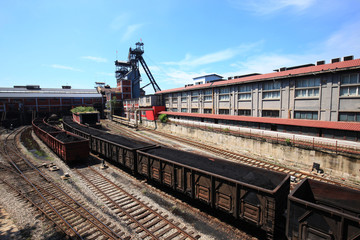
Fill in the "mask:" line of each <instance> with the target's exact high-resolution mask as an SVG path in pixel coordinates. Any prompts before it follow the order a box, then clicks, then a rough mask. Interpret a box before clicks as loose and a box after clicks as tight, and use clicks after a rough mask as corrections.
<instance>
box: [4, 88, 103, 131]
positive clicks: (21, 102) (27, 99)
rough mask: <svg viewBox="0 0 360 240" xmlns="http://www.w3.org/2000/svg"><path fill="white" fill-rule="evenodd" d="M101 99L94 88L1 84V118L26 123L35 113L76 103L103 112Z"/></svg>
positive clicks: (65, 109)
mask: <svg viewBox="0 0 360 240" xmlns="http://www.w3.org/2000/svg"><path fill="white" fill-rule="evenodd" d="M104 103H105V102H104V98H103V96H102V95H101V94H100V93H98V92H97V90H96V89H72V88H71V86H62V88H41V87H40V86H39V85H26V86H14V87H13V88H4V87H2V88H0V114H1V122H9V121H10V122H13V123H14V124H18V123H29V122H30V121H31V120H32V119H33V118H34V117H35V116H45V115H48V116H49V115H50V114H52V113H56V114H64V113H66V114H68V113H69V111H70V109H72V108H74V107H77V106H93V107H94V108H96V109H97V110H98V111H99V112H103V106H104ZM5 125H6V124H5Z"/></svg>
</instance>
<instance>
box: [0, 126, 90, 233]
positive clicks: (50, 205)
mask: <svg viewBox="0 0 360 240" xmlns="http://www.w3.org/2000/svg"><path fill="white" fill-rule="evenodd" d="M23 130H24V128H20V129H19V130H18V131H17V132H16V135H15V137H16V136H17V134H19V133H20V132H22V131H23ZM14 132H15V131H13V132H11V133H10V134H9V135H8V136H7V137H6V139H5V141H4V146H3V152H4V153H5V154H7V155H6V156H7V158H8V161H9V163H10V164H11V165H12V166H13V167H14V168H15V169H16V170H17V171H18V172H19V174H20V176H21V177H22V178H23V179H24V180H25V181H26V182H28V183H29V185H30V186H31V187H32V188H33V189H34V190H35V192H36V193H37V194H38V195H39V197H40V198H41V199H42V200H43V201H44V202H45V203H46V204H47V205H48V206H49V207H50V208H51V209H52V211H53V212H54V213H55V214H56V215H57V216H58V217H59V218H60V219H61V221H62V222H64V223H65V225H66V226H67V227H68V229H70V231H71V232H72V233H73V234H74V235H75V236H76V237H77V238H78V239H83V238H82V237H81V235H80V234H79V233H78V232H77V231H76V230H75V229H74V228H73V227H72V226H71V225H70V224H69V223H68V221H66V219H65V218H64V217H63V216H62V215H61V214H60V213H59V212H58V211H57V210H56V209H55V207H54V206H52V204H51V203H50V202H49V201H48V200H47V199H46V198H45V197H44V196H43V195H42V194H41V192H40V191H39V190H38V189H37V187H36V186H35V185H34V184H33V183H32V182H31V181H30V179H28V178H27V177H26V176H25V175H24V173H23V172H22V171H21V170H20V169H19V168H18V166H17V165H16V164H15V162H14V161H13V160H12V158H11V157H10V156H9V154H8V151H7V147H8V146H7V141H8V138H9V137H10V135H11V134H13V133H14ZM67 235H68V234H67Z"/></svg>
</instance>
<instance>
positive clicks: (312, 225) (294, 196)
mask: <svg viewBox="0 0 360 240" xmlns="http://www.w3.org/2000/svg"><path fill="white" fill-rule="evenodd" d="M287 215H288V216H287V224H286V225H287V226H286V235H287V237H288V239H291V240H293V239H299V240H300V239H321V240H324V239H328V240H340V239H344V240H350V239H351V240H355V239H360V191H357V190H353V189H350V188H346V187H340V186H336V185H332V184H328V183H323V182H319V181H316V180H311V179H304V180H303V181H302V182H301V183H300V184H299V185H297V186H296V187H295V189H294V190H293V191H292V192H291V193H290V194H289V198H288V214H287Z"/></svg>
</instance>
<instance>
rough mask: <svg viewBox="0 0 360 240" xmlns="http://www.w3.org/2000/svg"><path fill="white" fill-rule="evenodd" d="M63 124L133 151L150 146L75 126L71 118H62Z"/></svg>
mask: <svg viewBox="0 0 360 240" xmlns="http://www.w3.org/2000/svg"><path fill="white" fill-rule="evenodd" d="M63 120H64V122H65V123H66V124H68V125H70V126H71V127H73V128H75V129H78V130H80V131H82V132H86V133H88V134H91V135H93V136H95V137H99V138H102V139H104V140H107V141H110V142H113V143H117V144H119V145H122V146H125V147H128V148H134V149H138V148H143V147H149V146H152V144H149V143H145V142H141V141H137V140H134V139H131V138H127V137H123V136H120V135H114V134H109V133H106V132H104V131H101V130H98V129H94V128H90V127H84V126H82V125H80V124H77V123H75V122H73V121H72V120H71V117H64V118H63Z"/></svg>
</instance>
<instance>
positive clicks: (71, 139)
mask: <svg viewBox="0 0 360 240" xmlns="http://www.w3.org/2000/svg"><path fill="white" fill-rule="evenodd" d="M32 125H33V129H34V132H35V134H36V135H37V136H38V137H39V138H40V139H41V140H42V141H43V142H44V143H45V144H46V145H47V146H48V147H50V148H51V149H52V150H53V151H54V152H55V153H56V154H57V155H58V156H59V157H60V158H62V159H63V160H64V161H65V162H66V163H71V162H75V161H82V160H86V159H88V157H89V143H88V142H89V141H88V140H86V139H83V138H80V137H78V136H76V135H73V134H70V133H68V132H65V131H62V130H61V129H58V128H55V127H52V126H50V125H48V124H46V123H44V122H43V121H42V120H40V119H35V120H34V121H33V124H32Z"/></svg>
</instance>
